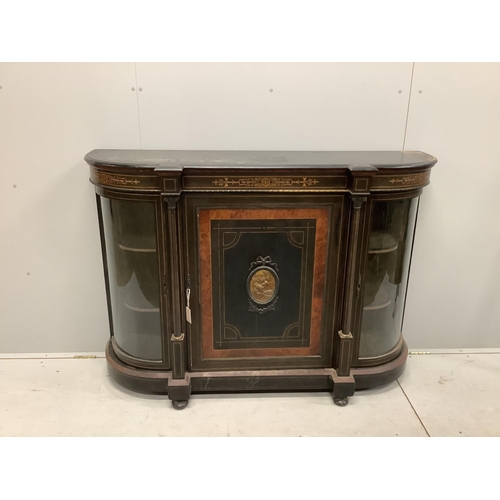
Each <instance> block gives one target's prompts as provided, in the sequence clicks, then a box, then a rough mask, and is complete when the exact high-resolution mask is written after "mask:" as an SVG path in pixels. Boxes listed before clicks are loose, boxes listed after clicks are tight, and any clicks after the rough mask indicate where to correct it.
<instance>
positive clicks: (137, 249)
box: [118, 243, 156, 253]
mask: <svg viewBox="0 0 500 500" xmlns="http://www.w3.org/2000/svg"><path fill="white" fill-rule="evenodd" d="M118 246H119V248H121V249H122V250H128V251H129V252H148V253H154V252H156V248H134V247H126V246H125V245H122V244H121V243H119V244H118Z"/></svg>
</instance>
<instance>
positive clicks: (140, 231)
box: [100, 197, 162, 360]
mask: <svg viewBox="0 0 500 500" xmlns="http://www.w3.org/2000/svg"><path fill="white" fill-rule="evenodd" d="M100 202H101V207H102V218H103V225H104V237H105V244H106V254H107V261H108V274H109V287H110V294H111V313H112V317H113V330H114V336H115V340H116V342H117V344H118V345H119V346H120V348H121V349H123V351H125V352H126V353H128V354H130V355H131V356H135V357H136V358H142V359H148V360H161V359H162V352H161V327H160V309H159V307H160V289H159V272H158V256H157V250H156V219H155V205H154V202H152V201H129V200H112V199H108V198H104V197H100Z"/></svg>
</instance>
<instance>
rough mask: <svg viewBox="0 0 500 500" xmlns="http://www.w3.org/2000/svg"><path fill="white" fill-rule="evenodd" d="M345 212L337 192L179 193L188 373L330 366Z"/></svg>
mask: <svg viewBox="0 0 500 500" xmlns="http://www.w3.org/2000/svg"><path fill="white" fill-rule="evenodd" d="M345 210H346V207H345V197H344V196H343V195H335V196H331V195H321V194H318V195H315V196H310V195H299V194H297V195H295V196H291V195H271V194H266V195H259V194H243V195H242V194H227V195H216V196H207V195H201V194H185V195H184V213H185V234H186V236H187V245H186V252H187V276H185V282H186V283H187V284H188V286H189V307H190V309H191V324H189V323H187V325H188V338H189V342H190V345H189V352H190V360H189V362H190V369H191V370H204V369H211V370H213V369H221V370H231V369H239V370H241V369H255V368H257V369H258V368H260V369H265V368H271V367H272V368H313V367H327V366H331V362H332V361H331V360H332V348H333V332H334V331H336V330H337V329H339V319H340V317H339V316H340V314H339V313H340V297H339V293H340V291H341V289H342V281H343V269H344V265H343V264H344V253H345V249H343V248H340V247H339V242H340V241H344V238H341V234H342V232H343V230H344V228H343V225H344V215H345V214H344V213H345ZM186 299H187V295H186Z"/></svg>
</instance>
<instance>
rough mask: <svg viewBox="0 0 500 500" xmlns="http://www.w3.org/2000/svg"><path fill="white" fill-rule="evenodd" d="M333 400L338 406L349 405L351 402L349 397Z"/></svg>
mask: <svg viewBox="0 0 500 500" xmlns="http://www.w3.org/2000/svg"><path fill="white" fill-rule="evenodd" d="M333 402H334V403H335V404H336V405H337V406H347V403H349V399H348V398H333Z"/></svg>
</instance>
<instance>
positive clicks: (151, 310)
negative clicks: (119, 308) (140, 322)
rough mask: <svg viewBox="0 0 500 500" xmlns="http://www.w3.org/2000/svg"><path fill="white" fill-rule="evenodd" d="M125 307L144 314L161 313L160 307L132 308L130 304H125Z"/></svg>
mask: <svg viewBox="0 0 500 500" xmlns="http://www.w3.org/2000/svg"><path fill="white" fill-rule="evenodd" d="M124 304H125V307H126V308H127V309H130V310H131V311H136V312H144V313H157V312H160V309H159V308H158V307H135V306H131V305H130V304H127V303H126V302H124Z"/></svg>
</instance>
